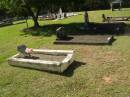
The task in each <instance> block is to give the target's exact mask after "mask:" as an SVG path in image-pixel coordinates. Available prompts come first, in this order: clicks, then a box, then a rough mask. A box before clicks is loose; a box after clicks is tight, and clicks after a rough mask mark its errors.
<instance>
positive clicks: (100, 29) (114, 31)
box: [21, 22, 127, 36]
mask: <svg viewBox="0 0 130 97" xmlns="http://www.w3.org/2000/svg"><path fill="white" fill-rule="evenodd" d="M61 26H63V27H64V31H65V32H66V33H67V34H69V35H124V34H125V28H126V26H127V25H126V24H125V23H123V22H118V23H90V24H89V26H88V27H85V26H84V24H83V23H70V24H50V25H45V26H42V27H40V28H39V29H38V30H34V29H33V28H28V29H24V30H23V31H22V32H23V33H22V34H21V35H27V34H29V35H33V36H52V35H55V34H56V29H57V28H58V27H61Z"/></svg>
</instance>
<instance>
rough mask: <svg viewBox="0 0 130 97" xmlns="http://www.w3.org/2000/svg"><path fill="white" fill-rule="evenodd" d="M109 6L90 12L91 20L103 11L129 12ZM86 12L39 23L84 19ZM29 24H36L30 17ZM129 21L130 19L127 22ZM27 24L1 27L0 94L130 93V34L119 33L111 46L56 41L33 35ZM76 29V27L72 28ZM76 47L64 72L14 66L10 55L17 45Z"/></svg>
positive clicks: (105, 96) (99, 96)
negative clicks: (73, 55) (111, 8)
mask: <svg viewBox="0 0 130 97" xmlns="http://www.w3.org/2000/svg"><path fill="white" fill-rule="evenodd" d="M129 12H130V9H124V10H123V11H122V12H119V11H115V12H111V11H110V10H103V11H91V12H89V16H90V21H91V22H101V14H102V13H105V14H107V15H111V16H115V15H122V16H123V15H126V16H128V15H129ZM82 22H83V16H82V15H79V16H74V17H70V18H68V19H64V20H59V21H40V25H51V24H70V23H82ZM28 23H29V26H30V27H31V26H32V25H33V22H32V21H31V20H29V21H28ZM127 23H128V24H130V22H127ZM24 28H26V24H25V23H23V24H18V25H12V26H7V27H1V28H0V97H87V96H88V97H129V96H130V88H129V86H130V65H129V63H130V49H129V48H130V36H116V41H115V42H114V43H113V45H112V46H88V45H54V44H53V42H54V40H55V35H54V34H52V35H51V36H42V35H41V36H32V35H30V34H24V33H23V32H22V31H21V30H22V29H24ZM73 29H74V28H73ZM19 44H26V45H28V46H29V47H33V48H48V49H73V50H75V60H76V61H77V62H75V63H73V64H72V66H71V67H70V68H69V69H68V70H67V71H65V73H64V74H61V75H60V74H54V73H48V72H44V71H37V70H31V69H23V68H17V67H11V66H9V65H8V63H7V58H8V57H10V56H12V55H14V54H16V47H17V45H19Z"/></svg>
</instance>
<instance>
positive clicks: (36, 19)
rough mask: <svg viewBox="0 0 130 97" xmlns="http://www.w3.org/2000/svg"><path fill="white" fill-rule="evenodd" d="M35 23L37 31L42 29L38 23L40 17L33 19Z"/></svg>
mask: <svg viewBox="0 0 130 97" xmlns="http://www.w3.org/2000/svg"><path fill="white" fill-rule="evenodd" d="M33 21H34V28H35V29H37V28H39V27H40V25H39V23H38V17H33Z"/></svg>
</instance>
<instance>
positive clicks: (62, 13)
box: [39, 8, 78, 20]
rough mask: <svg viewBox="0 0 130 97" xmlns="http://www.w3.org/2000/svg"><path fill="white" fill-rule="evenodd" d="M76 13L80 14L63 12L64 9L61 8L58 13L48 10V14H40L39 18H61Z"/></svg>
mask: <svg viewBox="0 0 130 97" xmlns="http://www.w3.org/2000/svg"><path fill="white" fill-rule="evenodd" d="M76 15H78V14H77V13H74V12H63V11H62V9H61V8H60V9H59V11H58V13H50V12H48V14H44V15H41V16H39V20H61V19H64V18H68V17H71V16H76Z"/></svg>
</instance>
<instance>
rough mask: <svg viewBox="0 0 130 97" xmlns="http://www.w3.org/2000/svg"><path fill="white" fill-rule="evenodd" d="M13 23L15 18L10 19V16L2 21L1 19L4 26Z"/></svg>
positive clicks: (0, 22) (0, 24) (0, 25)
mask: <svg viewBox="0 0 130 97" xmlns="http://www.w3.org/2000/svg"><path fill="white" fill-rule="evenodd" d="M12 24H13V20H12V19H9V18H7V19H2V20H1V21H0V27H2V26H7V25H12Z"/></svg>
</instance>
